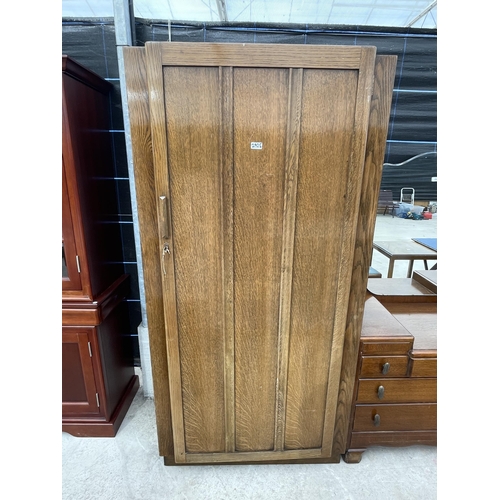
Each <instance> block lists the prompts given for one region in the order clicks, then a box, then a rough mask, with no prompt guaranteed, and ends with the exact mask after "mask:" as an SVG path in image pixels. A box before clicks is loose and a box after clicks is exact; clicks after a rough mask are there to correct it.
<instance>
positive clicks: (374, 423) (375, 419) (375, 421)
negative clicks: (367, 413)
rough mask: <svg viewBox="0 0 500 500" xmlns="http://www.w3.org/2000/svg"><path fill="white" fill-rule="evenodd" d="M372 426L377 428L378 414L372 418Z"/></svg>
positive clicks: (378, 423)
mask: <svg viewBox="0 0 500 500" xmlns="http://www.w3.org/2000/svg"><path fill="white" fill-rule="evenodd" d="M373 425H374V426H375V427H378V426H379V425H380V415H379V414H378V413H376V414H375V416H374V417H373Z"/></svg>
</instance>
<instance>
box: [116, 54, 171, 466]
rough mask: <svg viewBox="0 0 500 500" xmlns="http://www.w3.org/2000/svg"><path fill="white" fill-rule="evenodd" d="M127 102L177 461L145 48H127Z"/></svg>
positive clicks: (164, 444)
mask: <svg viewBox="0 0 500 500" xmlns="http://www.w3.org/2000/svg"><path fill="white" fill-rule="evenodd" d="M123 57H124V65H125V75H126V88H127V105H128V112H129V119H130V135H131V141H132V160H133V165H134V179H135V190H136V196H137V213H138V221H139V231H140V235H141V253H142V261H143V264H144V265H143V276H144V289H145V298H146V312H147V319H148V332H149V347H150V353H151V368H152V372H153V390H154V399H155V412H156V413H155V414H156V428H157V435H158V451H159V454H160V456H164V457H166V458H167V459H173V456H174V443H173V436H172V420H171V416H170V389H169V373H168V367H167V351H166V343H165V321H164V315H163V296H162V285H161V265H160V260H159V258H158V229H157V223H156V217H157V212H156V196H155V182H154V166H153V152H152V144H151V122H150V113H149V97H148V87H147V75H146V52H145V49H144V48H139V47H125V48H124V49H123Z"/></svg>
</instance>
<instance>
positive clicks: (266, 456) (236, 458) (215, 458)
mask: <svg viewBox="0 0 500 500" xmlns="http://www.w3.org/2000/svg"><path fill="white" fill-rule="evenodd" d="M315 458H316V459H319V458H321V450H320V449H310V450H285V451H257V452H251V451H250V452H236V453H190V454H188V455H187V460H186V461H187V462H188V463H214V464H216V463H220V462H225V463H238V462H266V461H273V462H276V461H277V462H280V461H282V460H283V461H289V460H308V459H315Z"/></svg>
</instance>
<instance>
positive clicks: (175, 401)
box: [146, 43, 375, 463]
mask: <svg viewBox="0 0 500 500" xmlns="http://www.w3.org/2000/svg"><path fill="white" fill-rule="evenodd" d="M146 56H147V68H148V85H149V96H150V112H151V128H152V141H153V153H154V168H155V182H156V196H157V203H158V224H159V226H158V228H159V235H160V239H159V242H158V258H159V259H160V260H161V265H162V275H163V277H162V280H163V298H164V312H165V325H166V332H167V334H166V335H167V339H166V343H167V358H168V365H169V383H170V394H171V405H172V424H173V437H174V453H175V460H176V461H177V462H178V463H181V462H192V463H199V462H231V461H265V460H290V459H312V458H328V457H329V456H330V455H331V449H332V442H333V435H334V425H335V424H334V423H335V408H336V402H337V396H338V392H339V377H340V370H341V362H342V347H343V340H344V333H345V320H346V314H347V305H348V300H349V290H350V279H351V270H352V260H353V251H354V238H355V232H356V221H357V216H358V208H359V199H360V184H361V179H362V173H363V165H364V154H365V144H366V135H367V124H368V116H369V104H370V97H371V89H372V83H373V67H374V59H375V49H374V48H373V47H341V46H336V47H333V46H329V47H327V46H283V45H261V44H255V45H232V44H221V45H218V44H189V43H182V44H175V43H168V44H162V43H148V44H146Z"/></svg>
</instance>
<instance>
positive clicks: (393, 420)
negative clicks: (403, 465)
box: [353, 403, 437, 431]
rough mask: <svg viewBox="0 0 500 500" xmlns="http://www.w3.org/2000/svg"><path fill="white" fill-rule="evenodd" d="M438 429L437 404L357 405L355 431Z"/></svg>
mask: <svg viewBox="0 0 500 500" xmlns="http://www.w3.org/2000/svg"><path fill="white" fill-rule="evenodd" d="M436 429H437V404H436V403H432V404H427V403H425V404H421V403H420V404H419V403H416V404H387V405H383V404H381V405H357V406H356V412H355V414H354V427H353V430H354V431H425V430H436Z"/></svg>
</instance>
